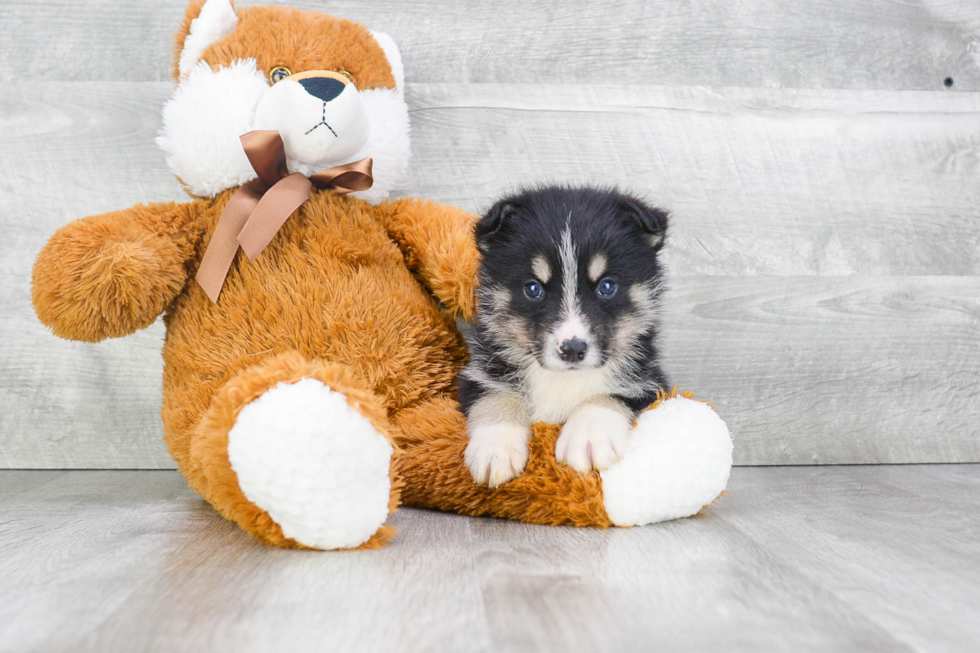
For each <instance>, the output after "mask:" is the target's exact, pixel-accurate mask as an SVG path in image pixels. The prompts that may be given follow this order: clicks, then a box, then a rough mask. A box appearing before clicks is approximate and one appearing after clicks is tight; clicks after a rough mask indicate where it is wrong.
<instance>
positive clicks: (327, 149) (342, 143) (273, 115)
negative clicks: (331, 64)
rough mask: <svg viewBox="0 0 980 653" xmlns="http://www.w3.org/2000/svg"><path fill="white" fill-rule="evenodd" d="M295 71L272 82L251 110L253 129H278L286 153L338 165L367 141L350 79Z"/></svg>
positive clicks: (303, 160) (366, 128) (311, 161)
mask: <svg viewBox="0 0 980 653" xmlns="http://www.w3.org/2000/svg"><path fill="white" fill-rule="evenodd" d="M296 77H300V76H298V75H294V76H292V77H287V78H286V79H283V80H282V81H280V82H278V83H276V84H274V85H273V86H272V87H271V88H270V89H269V91H268V92H267V93H266V94H265V95H264V96H263V97H262V99H261V101H260V102H259V105H258V107H257V108H256V111H255V129H269V130H277V131H278V132H279V134H280V135H281V136H282V140H283V145H284V146H285V149H286V156H287V157H288V158H289V159H292V160H294V161H297V162H300V163H303V164H306V165H309V166H323V167H327V166H330V165H336V164H337V163H340V162H342V161H344V160H345V159H348V158H349V157H351V156H352V155H354V154H355V153H356V152H357V151H358V150H360V149H361V148H362V147H363V146H364V144H365V143H366V142H367V139H368V136H369V126H368V119H367V115H366V114H365V111H364V107H363V106H362V104H361V99H360V96H359V95H358V92H357V88H356V87H355V86H354V84H352V83H350V82H346V81H340V80H338V79H337V78H336V77H335V76H333V75H330V74H329V73H327V74H325V75H322V76H310V75H308V74H307V75H304V76H301V78H300V79H295V78H296Z"/></svg>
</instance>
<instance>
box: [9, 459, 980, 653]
mask: <svg viewBox="0 0 980 653" xmlns="http://www.w3.org/2000/svg"><path fill="white" fill-rule="evenodd" d="M978 512H980V465H932V466H930V465H915V466H894V467H891V466H878V467H858V466H853V467H833V466H827V467H770V468H737V469H735V470H734V472H733V477H732V481H731V485H730V494H729V495H728V496H726V497H724V498H723V499H722V501H721V502H720V503H719V504H718V505H717V506H715V507H713V508H711V509H710V510H708V511H707V512H706V513H705V514H703V515H702V516H700V517H697V518H694V519H688V520H683V521H678V522H671V523H667V524H661V525H658V526H652V527H646V528H634V529H629V530H618V529H611V530H607V531H599V530H575V529H570V528H551V527H542V526H530V525H527V524H520V523H513V522H504V521H497V520H487V519H470V518H465V517H459V516H455V515H446V514H440V513H432V512H423V511H416V510H403V511H401V512H400V513H398V514H397V515H396V516H395V518H394V521H395V523H396V524H397V525H398V526H399V527H400V533H399V536H398V538H397V540H396V541H395V543H394V544H392V545H391V546H389V547H387V548H385V549H382V550H380V551H370V552H357V553H317V552H299V551H283V550H278V549H273V548H269V547H266V546H263V545H261V544H258V543H256V542H254V541H252V540H250V539H249V538H248V537H247V536H245V535H244V534H243V533H242V532H241V531H240V530H238V529H237V528H236V527H234V526H232V525H231V524H230V523H228V522H226V521H224V520H222V519H221V518H220V517H218V516H217V515H216V514H215V513H214V512H212V511H211V509H210V508H208V507H207V506H206V505H205V504H204V503H203V502H202V501H201V499H199V498H198V497H197V496H196V495H195V494H194V493H192V492H191V491H190V490H188V489H186V488H185V487H184V483H183V481H182V479H181V477H180V476H179V475H177V474H176V473H174V472H170V471H69V472H64V471H2V472H0V579H2V580H0V650H3V651H42V650H43V651H100V652H109V651H134V650H140V651H167V652H171V651H221V650H229V651H252V650H262V651H268V650H289V651H306V650H316V651H325V650H329V651H357V652H359V653H360V652H364V651H466V652H472V651H486V650H503V651H546V650H555V651H595V650H603V651H633V650H635V651H652V650H690V651H710V650H725V651H769V650H773V651H794V652H797V651H835V652H837V651H862V652H868V651H942V652H944V653H948V652H953V651H977V650H980V520H978V518H977V514H978Z"/></svg>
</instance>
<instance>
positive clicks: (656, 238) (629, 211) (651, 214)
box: [619, 198, 670, 251]
mask: <svg viewBox="0 0 980 653" xmlns="http://www.w3.org/2000/svg"><path fill="white" fill-rule="evenodd" d="M619 213H620V215H622V216H624V217H626V218H629V219H630V220H632V221H633V222H635V223H636V224H637V225H638V226H639V227H640V229H642V230H643V231H644V233H646V234H649V235H648V237H647V242H648V243H650V246H651V247H653V249H654V251H656V250H658V249H660V248H661V247H663V245H664V237H665V236H666V235H667V217H668V216H669V215H670V214H669V213H668V212H667V211H664V210H663V209H658V208H657V207H655V206H647V205H646V204H644V203H643V202H640V201H639V200H635V199H632V198H622V199H621V200H620V201H619Z"/></svg>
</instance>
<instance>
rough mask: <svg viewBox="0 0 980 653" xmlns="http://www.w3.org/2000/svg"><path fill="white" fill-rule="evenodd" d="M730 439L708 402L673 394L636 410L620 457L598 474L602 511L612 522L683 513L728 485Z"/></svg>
mask: <svg viewBox="0 0 980 653" xmlns="http://www.w3.org/2000/svg"><path fill="white" fill-rule="evenodd" d="M731 468H732V439H731V435H730V434H729V432H728V427H727V426H726V425H725V422H724V421H722V419H721V418H720V417H718V415H717V414H716V413H715V411H714V410H712V409H711V407H710V406H708V405H707V404H704V403H702V402H699V401H695V400H693V399H685V398H684V397H676V398H673V399H668V400H666V401H664V402H663V404H661V405H660V406H659V407H658V408H656V409H654V410H648V411H646V412H645V413H642V414H641V415H640V417H639V418H638V419H637V422H636V426H635V427H634V428H633V432H632V434H631V436H630V438H629V442H628V444H627V446H626V453H625V454H624V455H623V458H622V459H621V460H620V461H619V462H618V463H616V464H614V465H613V466H612V467H610V468H609V469H607V470H606V471H604V472H602V473H601V477H602V493H603V503H604V504H605V508H606V514H607V515H609V519H610V520H612V522H613V523H614V524H616V525H617V526H639V525H642V524H652V523H654V522H659V521H666V520H668V519H677V518H679V517H689V516H691V515H694V514H696V513H698V512H699V511H700V510H701V509H702V508H703V507H705V506H706V505H708V504H710V503H711V502H712V501H714V500H715V499H716V498H718V495H719V494H721V492H722V491H723V490H724V489H725V486H726V485H727V484H728V476H729V474H730V472H731Z"/></svg>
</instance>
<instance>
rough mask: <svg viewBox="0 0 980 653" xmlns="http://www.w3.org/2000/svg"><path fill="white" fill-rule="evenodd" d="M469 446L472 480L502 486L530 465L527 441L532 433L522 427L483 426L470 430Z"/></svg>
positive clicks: (467, 461)
mask: <svg viewBox="0 0 980 653" xmlns="http://www.w3.org/2000/svg"><path fill="white" fill-rule="evenodd" d="M469 436H470V441H469V444H467V445H466V454H465V459H466V466H467V467H469V470H470V474H471V475H472V476H473V480H474V481H476V482H477V483H480V484H489V485H490V487H491V488H495V487H498V486H500V485H503V484H504V483H506V482H507V481H509V480H511V479H512V478H516V477H518V476H520V475H521V472H523V471H524V468H525V467H526V466H527V458H528V445H527V443H528V441H529V440H530V438H531V431H530V430H529V429H528V428H527V427H525V426H521V425H519V424H506V423H505V424H484V425H479V426H472V425H471V428H470V433H469Z"/></svg>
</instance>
